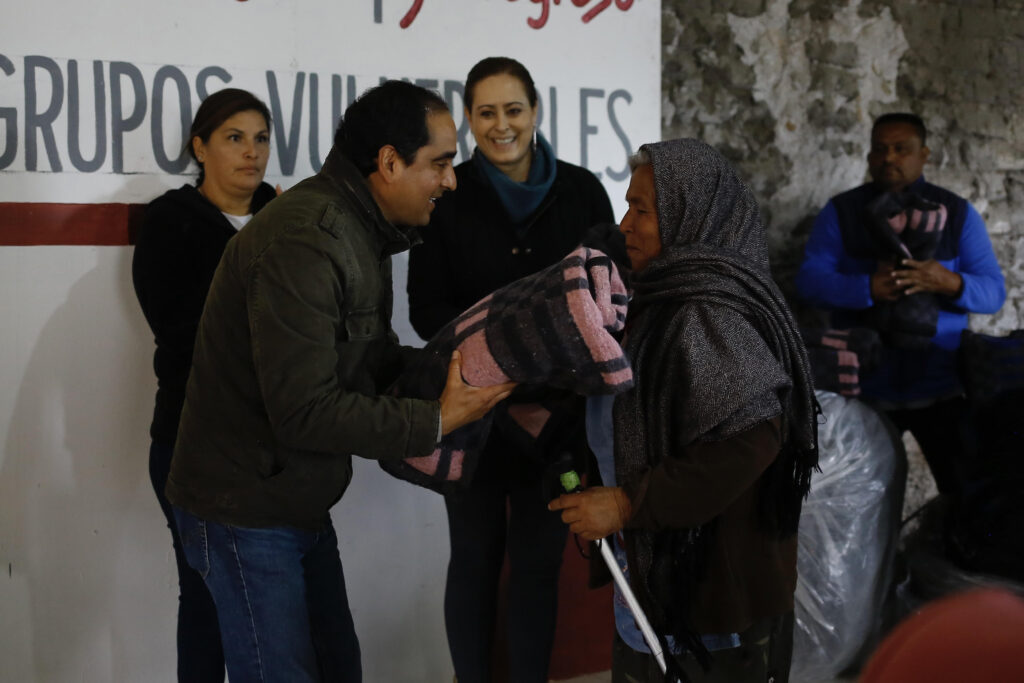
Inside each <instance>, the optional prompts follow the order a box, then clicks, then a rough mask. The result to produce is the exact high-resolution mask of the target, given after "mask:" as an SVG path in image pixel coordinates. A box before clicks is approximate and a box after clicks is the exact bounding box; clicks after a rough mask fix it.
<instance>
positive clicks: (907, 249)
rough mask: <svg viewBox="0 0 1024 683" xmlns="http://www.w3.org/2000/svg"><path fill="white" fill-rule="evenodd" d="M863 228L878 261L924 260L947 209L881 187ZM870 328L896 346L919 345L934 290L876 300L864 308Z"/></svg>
mask: <svg viewBox="0 0 1024 683" xmlns="http://www.w3.org/2000/svg"><path fill="white" fill-rule="evenodd" d="M867 213H868V216H869V220H868V222H867V227H868V231H869V233H870V235H871V237H872V241H873V242H874V245H875V253H876V256H877V257H878V258H879V259H881V260H888V261H894V262H896V263H899V262H900V261H901V260H902V259H906V258H912V259H914V260H917V261H927V260H928V259H930V258H932V257H933V256H934V255H935V249H936V248H937V247H938V244H939V239H940V238H941V237H942V231H943V228H944V227H945V225H946V216H947V211H946V207H945V206H943V205H942V204H937V203H935V202H930V201H928V200H927V199H925V198H923V197H920V196H918V195H916V194H913V193H894V192H885V193H883V194H881V195H879V196H878V197H877V198H876V199H874V200H872V201H871V203H869V204H868V205H867ZM868 320H869V324H870V325H871V327H873V328H874V329H876V330H878V332H879V334H880V335H881V336H882V340H883V341H884V342H885V343H886V344H887V345H889V346H891V347H894V348H898V349H925V348H927V347H928V346H929V344H931V340H932V337H933V336H935V329H936V324H937V323H938V320H939V302H938V299H937V298H936V295H935V294H932V293H930V292H918V293H917V294H910V295H906V296H902V297H900V298H899V300H897V301H893V302H886V301H880V302H876V303H875V305H874V306H872V307H871V309H870V310H869V311H868Z"/></svg>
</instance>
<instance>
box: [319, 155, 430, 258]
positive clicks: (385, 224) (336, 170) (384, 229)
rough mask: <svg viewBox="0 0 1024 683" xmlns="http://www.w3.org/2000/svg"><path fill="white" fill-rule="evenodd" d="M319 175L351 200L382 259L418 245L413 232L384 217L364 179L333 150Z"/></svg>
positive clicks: (353, 166) (417, 238) (411, 229)
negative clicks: (377, 241) (373, 234)
mask: <svg viewBox="0 0 1024 683" xmlns="http://www.w3.org/2000/svg"><path fill="white" fill-rule="evenodd" d="M320 175H321V176H323V177H324V178H326V179H327V181H328V182H330V183H331V184H332V185H333V186H334V187H336V188H337V189H338V190H340V191H341V192H342V193H343V194H345V195H346V196H348V197H349V198H350V199H352V200H353V201H352V206H353V207H358V208H359V209H360V210H361V211H362V214H363V215H362V217H363V219H364V224H365V225H367V226H369V227H371V229H372V230H374V231H375V232H376V234H377V235H378V236H379V237H380V238H381V241H382V243H383V244H382V247H383V251H384V253H385V254H386V255H388V256H391V255H392V254H397V253H399V252H402V251H406V250H407V249H409V248H410V247H414V246H416V245H417V244H419V243H420V242H421V241H422V240H421V239H420V234H419V230H418V229H417V228H405V229H402V228H399V227H398V226H396V225H394V224H393V223H392V222H391V221H389V220H388V219H386V218H385V217H384V214H383V213H382V212H381V210H380V206H379V205H378V204H377V200H375V199H374V198H373V194H372V193H371V192H370V186H369V185H368V184H367V182H366V178H364V177H363V175H362V174H361V173H360V172H359V169H358V168H356V166H355V164H353V163H352V162H351V161H350V160H349V159H348V157H346V156H345V155H344V154H342V153H341V151H340V150H339V149H338V148H337V147H332V148H331V151H330V153H329V154H328V155H327V159H326V160H324V165H323V168H321V169H320Z"/></svg>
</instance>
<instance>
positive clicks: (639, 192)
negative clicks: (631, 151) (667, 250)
mask: <svg viewBox="0 0 1024 683" xmlns="http://www.w3.org/2000/svg"><path fill="white" fill-rule="evenodd" d="M626 203H627V204H629V209H628V210H627V211H626V215H625V216H623V217H622V222H621V223H620V224H619V230H621V231H622V234H623V235H625V236H626V254H627V255H628V256H629V263H630V265H632V266H633V270H635V271H640V270H643V269H644V268H646V267H647V264H648V263H650V261H651V259H653V258H655V257H656V256H657V255H658V254H660V253H661V233H660V232H659V230H658V210H657V204H656V198H655V194H654V167H653V166H651V165H650V164H645V165H644V166H638V167H637V169H636V170H635V171H633V177H632V178H630V180H629V188H627V189H626Z"/></svg>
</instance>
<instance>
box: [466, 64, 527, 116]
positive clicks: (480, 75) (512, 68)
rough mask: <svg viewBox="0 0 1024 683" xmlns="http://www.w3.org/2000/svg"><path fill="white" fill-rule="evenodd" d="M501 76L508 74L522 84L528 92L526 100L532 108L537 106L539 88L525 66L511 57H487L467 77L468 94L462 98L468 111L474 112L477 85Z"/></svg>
mask: <svg viewBox="0 0 1024 683" xmlns="http://www.w3.org/2000/svg"><path fill="white" fill-rule="evenodd" d="M499 74H508V75H509V76H512V77H513V78H515V79H516V80H518V81H519V82H520V83H522V84H523V89H524V90H526V99H527V100H529V101H530V108H533V107H535V106H537V88H536V86H534V85H533V78H531V77H530V72H529V71H527V70H526V67H525V66H523V65H522V64H520V63H519V62H517V61H516V60H514V59H512V58H511V57H487V58H486V59H481V60H480V61H479V62H477V63H476V64H475V65H473V68H472V69H470V70H469V75H468V76H466V92H465V95H464V96H463V98H462V99H463V101H465V103H466V109H469V110H470V111H473V90H474V89H475V88H476V84H477V83H479V82H480V81H482V80H484V79H485V78H490V77H491V76H497V75H499Z"/></svg>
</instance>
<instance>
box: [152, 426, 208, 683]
mask: <svg viewBox="0 0 1024 683" xmlns="http://www.w3.org/2000/svg"><path fill="white" fill-rule="evenodd" d="M173 454H174V447H173V446H171V445H170V444H165V443H159V442H157V441H154V442H153V443H152V445H151V446H150V448H149V478H150V481H151V482H152V483H153V490H154V491H155V492H156V499H157V501H158V502H159V503H160V509H161V510H163V513H164V517H166V518H167V526H168V528H169V529H170V530H171V542H172V543H173V545H174V560H175V562H177V565H178V681H180V682H181V683H223V681H224V650H223V648H222V647H221V640H220V625H219V623H218V622H217V608H216V607H215V606H214V604H213V598H212V597H211V596H210V591H209V590H208V589H207V588H206V584H205V583H204V582H203V577H201V576H200V575H199V573H198V572H197V571H196V570H194V569H192V567H190V566H189V564H188V561H187V560H186V559H185V552H184V550H183V549H182V545H181V536H180V535H179V534H178V525H177V523H176V522H175V520H174V511H173V508H172V507H171V504H170V502H169V501H168V500H167V496H165V495H164V486H166V485H167V475H168V473H169V472H170V469H171V456H172V455H173Z"/></svg>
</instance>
